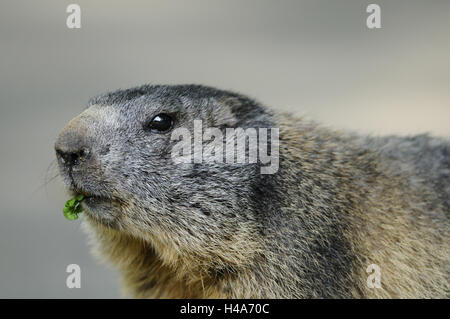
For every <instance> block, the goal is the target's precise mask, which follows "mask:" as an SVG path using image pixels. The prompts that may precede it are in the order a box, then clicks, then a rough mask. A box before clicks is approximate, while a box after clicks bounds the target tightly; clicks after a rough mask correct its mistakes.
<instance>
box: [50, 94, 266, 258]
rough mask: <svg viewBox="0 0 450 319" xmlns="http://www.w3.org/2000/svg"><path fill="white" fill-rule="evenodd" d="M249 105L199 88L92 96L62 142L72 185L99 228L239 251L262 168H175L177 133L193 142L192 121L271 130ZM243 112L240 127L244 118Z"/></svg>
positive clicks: (59, 148) (180, 245) (63, 166)
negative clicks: (174, 137) (181, 131)
mask: <svg viewBox="0 0 450 319" xmlns="http://www.w3.org/2000/svg"><path fill="white" fill-rule="evenodd" d="M251 103H252V102H251V101H250V100H248V99H246V98H244V97H241V96H238V95H235V94H232V93H228V92H223V91H218V90H215V89H210V88H205V87H199V86H143V87H138V88H135V89H129V90H121V91H116V92H113V93H109V94H106V95H102V96H100V97H97V98H94V99H92V100H91V101H90V102H89V107H88V109H86V110H85V111H84V112H83V113H81V114H80V115H79V116H77V117H76V118H74V119H73V120H72V121H71V122H70V123H69V124H68V125H67V126H66V127H65V128H64V129H63V130H62V132H61V133H60V135H59V137H58V139H57V142H56V144H55V149H56V153H57V158H58V163H59V167H60V171H61V175H62V176H63V180H64V183H65V185H66V186H67V188H69V190H70V191H71V192H73V193H81V194H84V195H85V196H86V199H85V200H84V201H83V203H82V205H83V209H84V211H85V213H86V216H87V218H88V219H89V220H90V221H91V222H94V223H100V224H102V225H104V226H107V227H110V228H113V229H117V230H120V231H121V232H124V233H127V234H130V235H132V236H135V237H141V238H142V239H145V240H149V239H150V240H154V239H155V238H156V239H157V240H159V241H162V242H163V241H165V240H166V241H167V242H168V243H170V245H175V246H176V249H177V250H186V249H187V250H189V249H190V247H191V246H190V245H193V244H195V245H196V247H195V249H194V248H192V249H193V250H195V251H196V252H197V251H210V250H211V249H213V248H212V247H214V249H213V250H217V245H218V244H217V243H220V244H221V245H222V244H223V245H224V246H228V248H227V249H236V250H239V248H238V247H239V246H240V245H249V242H248V241H249V240H250V238H252V234H251V233H252V232H253V231H255V226H254V225H253V220H254V216H253V215H252V212H251V210H250V209H249V206H251V204H252V202H251V201H254V200H255V196H254V194H251V192H252V185H253V183H254V182H255V181H254V180H253V177H252V176H255V178H257V176H258V175H259V171H257V169H258V168H257V164H251V165H250V164H245V165H226V164H223V163H212V164H207V163H196V164H194V163H186V164H177V163H175V162H174V160H173V159H172V156H171V154H172V149H173V147H174V145H175V144H176V143H177V142H178V140H171V133H172V132H173V130H175V129H177V128H187V129H188V130H189V131H190V132H191V136H194V135H193V132H192V131H193V127H194V120H202V121H203V125H204V126H208V127H218V128H220V129H222V130H223V129H224V128H225V127H236V125H239V126H240V127H245V126H248V125H252V127H255V126H258V125H262V124H267V123H264V121H263V120H262V119H261V112H258V118H256V117H252V112H255V111H256V110H257V109H259V107H258V106H252V107H251V110H252V111H248V112H247V111H246V110H245V108H249V109H250V105H249V104H251ZM244 111H245V112H246V117H243V116H239V118H240V119H241V120H240V122H238V121H237V120H236V116H235V114H236V112H244ZM243 118H244V119H245V120H244V121H243V120H242V119H243ZM252 121H255V122H252ZM224 136H225V134H224ZM208 142H209V141H208ZM256 200H257V199H256ZM244 226H245V227H244ZM167 245H169V244H167ZM233 247H234V248H233Z"/></svg>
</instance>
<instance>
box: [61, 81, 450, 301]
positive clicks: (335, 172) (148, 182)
mask: <svg viewBox="0 0 450 319" xmlns="http://www.w3.org/2000/svg"><path fill="white" fill-rule="evenodd" d="M194 120H202V121H203V123H204V125H205V126H208V127H215V128H219V129H220V130H222V131H225V130H226V128H243V129H246V128H278V129H279V155H278V156H279V168H278V170H277V171H276V172H275V173H273V174H261V172H260V168H261V166H262V164H261V163H260V162H259V161H257V162H256V163H244V164H226V163H220V162H217V163H216V162H214V163H202V162H191V163H182V164H180V163H175V162H174V160H173V158H172V156H171V152H172V149H173V147H174V145H175V144H176V143H177V142H179V141H177V140H174V139H173V138H172V137H171V132H172V131H173V130H174V129H176V128H187V129H188V130H191V131H192V128H193V122H194ZM224 135H225V134H224ZM206 142H207V141H204V143H206ZM209 142H212V139H211V141H209ZM216 142H219V145H220V144H221V143H222V142H223V143H226V141H225V139H223V140H222V141H221V140H220V139H218V140H217V141H216ZM55 149H56V153H57V158H58V163H59V167H60V173H61V175H62V178H63V180H64V183H65V185H66V186H67V188H68V189H69V190H70V192H72V193H76V194H84V195H85V200H84V201H83V202H82V205H83V210H84V212H85V213H84V216H83V218H82V219H83V221H82V224H83V225H84V226H85V228H86V229H87V231H88V233H89V235H91V236H90V237H91V242H92V244H93V245H94V247H95V251H96V252H98V253H99V254H100V255H101V256H103V257H104V258H105V259H106V260H108V261H109V262H110V263H112V264H114V265H115V266H117V268H118V269H119V270H120V272H121V275H122V277H123V278H122V279H123V286H124V288H125V291H126V292H127V293H129V294H130V295H131V296H134V297H138V298H372V297H375V298H377V297H378V298H437V297H441V298H448V297H450V287H449V273H450V272H449V264H450V263H449V233H448V231H449V221H448V217H449V212H450V199H449V196H450V178H449V177H450V142H449V141H448V140H445V139H440V138H433V137H430V136H428V135H419V136H413V137H395V136H393V137H383V138H375V137H367V136H359V135H357V134H353V133H345V132H337V131H333V130H330V129H328V128H324V127H321V126H320V125H317V124H315V123H313V122H311V121H307V120H305V119H303V118H295V117H293V116H291V115H289V114H281V113H277V112H275V111H273V110H270V109H269V108H267V107H265V106H263V105H261V104H259V103H257V102H255V101H254V100H252V99H250V98H248V97H246V96H243V95H241V94H237V93H233V92H228V91H222V90H218V89H215V88H211V87H204V86H200V85H173V86H172V85H144V86H140V87H137V88H131V89H126V90H117V91H114V92H112V93H108V94H104V95H101V96H99V97H96V98H93V99H92V100H91V101H90V102H89V104H88V108H87V109H86V110H85V111H84V112H82V113H81V114H80V115H79V116H77V117H76V118H74V119H73V120H72V121H71V122H70V123H69V124H68V125H67V126H66V127H65V128H64V129H63V130H62V132H61V133H60V135H59V137H58V139H57V141H56V143H55ZM370 265H372V266H370ZM373 265H375V266H373ZM374 267H375V268H374ZM374 270H377V271H378V273H377V276H378V277H377V278H378V279H379V284H380V285H381V286H374V285H371V284H370V280H371V279H370V278H369V279H368V277H369V276H370V275H371V272H372V271H374Z"/></svg>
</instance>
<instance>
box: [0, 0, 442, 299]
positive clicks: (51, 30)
mask: <svg viewBox="0 0 450 319" xmlns="http://www.w3.org/2000/svg"><path fill="white" fill-rule="evenodd" d="M373 2H375V3H377V4H379V5H380V6H381V10H382V11H381V19H382V29H378V30H369V29H367V27H366V24H365V23H366V18H367V16H368V13H366V7H367V5H368V4H369V3H373ZM70 3H77V4H79V5H80V6H81V10H82V13H81V23H82V28H81V29H68V28H67V27H66V17H67V15H68V14H67V13H66V7H67V5H68V4H70ZM449 39H450V1H446V0H444V1H425V0H423V1H412V0H407V1H406V0H405V1H400V0H396V1H376V0H371V1H357V0H354V1H335V0H329V1H318V0H309V1H261V0H254V1H245V0H240V1H237V0H232V1H230V0H221V1H214V0H208V1H167V0H165V1H120V2H119V1H73V2H72V1H61V0H55V1H18V0H8V1H5V0H2V1H1V3H0V108H1V116H0V147H1V165H0V176H1V181H0V297H3V298H14V297H24V298H47V297H50V298H54V297H60V298H79V297H85V298H98V297H105V298H114V297H120V296H121V294H120V279H119V277H118V275H117V273H116V272H115V271H114V270H112V269H109V268H108V267H107V266H105V265H103V264H100V263H98V262H97V261H96V260H95V259H94V258H93V257H91V255H90V253H89V247H88V246H87V243H86V240H85V236H84V234H83V232H82V231H81V230H80V227H79V221H74V222H68V221H67V220H65V219H64V217H63V215H62V212H61V210H62V207H63V205H64V202H65V201H66V200H67V199H68V196H67V195H66V194H65V192H64V190H63V188H62V183H61V180H60V179H59V178H55V179H52V180H50V179H51V177H53V176H54V175H55V174H56V173H57V171H56V167H55V165H51V163H52V161H53V160H54V150H53V143H54V141H55V137H56V135H57V134H58V132H59V130H60V129H61V128H62V127H63V126H64V125H65V124H66V123H67V122H68V121H69V120H70V119H71V118H72V117H74V116H75V115H77V114H78V113H79V112H80V111H81V110H82V109H83V108H84V105H85V104H86V102H87V101H88V99H89V98H90V97H92V96H94V95H97V94H99V93H102V92H104V91H108V90H112V89H117V88H126V87H130V86H134V85H140V84H144V83H200V84H207V85H212V86H217V87H220V88H223V89H232V90H236V91H239V92H242V93H245V94H248V95H250V96H252V97H254V98H256V99H257V100H259V101H261V102H263V103H264V104H266V105H268V106H271V107H273V108H276V109H279V110H285V111H291V112H293V113H295V114H298V115H306V116H307V117H309V118H312V119H314V120H317V121H320V122H322V123H324V124H325V125H327V126H330V127H335V128H338V129H350V130H356V131H360V132H362V133H370V134H374V135H376V134H391V133H392V134H394V133H395V134H413V133H421V132H430V133H431V134H434V135H441V136H447V137H449V136H450V62H449V57H450V41H449ZM49 165H50V166H49ZM49 180H50V181H49ZM72 263H76V264H79V265H80V266H81V272H82V282H81V289H68V288H66V284H65V282H66V277H67V275H68V274H67V273H66V272H65V270H66V266H67V265H68V264H72Z"/></svg>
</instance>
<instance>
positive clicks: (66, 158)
mask: <svg viewBox="0 0 450 319" xmlns="http://www.w3.org/2000/svg"><path fill="white" fill-rule="evenodd" d="M87 154H88V151H87V150H86V149H85V148H82V149H80V150H76V151H62V150H61V149H58V148H57V149H56V156H57V157H58V158H60V160H61V162H62V163H63V164H64V165H66V166H76V165H78V164H80V162H81V161H83V160H84V159H85V158H86V155H87Z"/></svg>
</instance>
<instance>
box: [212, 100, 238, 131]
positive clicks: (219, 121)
mask: <svg viewBox="0 0 450 319" xmlns="http://www.w3.org/2000/svg"><path fill="white" fill-rule="evenodd" d="M237 103H239V101H238V100H237V99H235V98H232V97H226V98H219V99H217V98H210V99H208V107H207V108H206V109H207V110H208V111H207V112H208V114H207V116H206V118H207V119H208V125H209V126H210V127H235V125H236V123H237V122H238V119H237V118H236V116H235V114H234V113H233V111H232V109H233V105H236V104H237Z"/></svg>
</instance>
